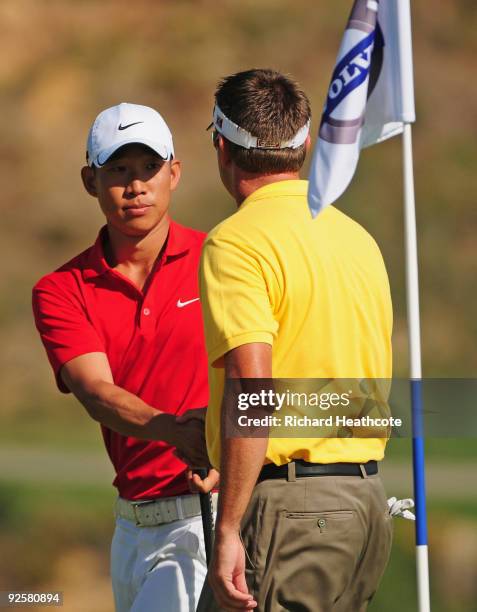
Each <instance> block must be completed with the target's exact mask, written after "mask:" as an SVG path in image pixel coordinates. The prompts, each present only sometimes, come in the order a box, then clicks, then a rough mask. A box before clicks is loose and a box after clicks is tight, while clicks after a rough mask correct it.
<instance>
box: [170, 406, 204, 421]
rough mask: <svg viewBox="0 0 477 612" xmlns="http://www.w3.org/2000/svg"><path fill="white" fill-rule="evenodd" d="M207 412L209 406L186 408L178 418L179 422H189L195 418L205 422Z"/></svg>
mask: <svg viewBox="0 0 477 612" xmlns="http://www.w3.org/2000/svg"><path fill="white" fill-rule="evenodd" d="M206 413H207V408H193V409H192V410H186V411H185V412H184V414H181V415H180V416H178V417H177V418H176V421H177V422H178V423H187V422H188V421H191V420H193V419H198V420H199V421H202V423H205V415H206Z"/></svg>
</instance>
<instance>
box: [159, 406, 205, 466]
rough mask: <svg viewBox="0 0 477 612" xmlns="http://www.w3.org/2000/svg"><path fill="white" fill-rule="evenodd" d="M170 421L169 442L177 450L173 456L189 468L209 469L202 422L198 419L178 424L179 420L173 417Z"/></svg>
mask: <svg viewBox="0 0 477 612" xmlns="http://www.w3.org/2000/svg"><path fill="white" fill-rule="evenodd" d="M188 412H193V411H192V410H190V411H188ZM171 416H172V415H171ZM172 419H173V422H171V423H170V427H171V430H170V437H169V441H170V444H172V445H173V446H175V447H176V449H177V451H176V452H175V454H176V455H177V456H178V457H179V459H181V460H182V461H184V463H187V465H190V466H191V467H194V468H198V467H209V465H210V462H209V457H208V455H207V446H206V443H205V429H204V421H203V420H202V419H200V418H192V419H189V420H186V421H185V422H183V423H180V422H179V419H176V418H175V417H172Z"/></svg>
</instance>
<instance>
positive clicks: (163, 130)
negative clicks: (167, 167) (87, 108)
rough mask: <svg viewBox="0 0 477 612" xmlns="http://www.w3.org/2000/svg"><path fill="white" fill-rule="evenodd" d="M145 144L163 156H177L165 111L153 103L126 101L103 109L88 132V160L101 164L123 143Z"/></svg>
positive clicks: (94, 163) (165, 157)
mask: <svg viewBox="0 0 477 612" xmlns="http://www.w3.org/2000/svg"><path fill="white" fill-rule="evenodd" d="M133 143H137V144H143V145H146V146H147V147H150V148H151V149H152V150H153V151H155V152H156V153H157V154H158V155H160V156H161V157H162V158H163V159H172V158H173V157H174V145H173V143H172V134H171V131H170V130H169V128H168V127H167V124H166V122H165V121H164V119H163V118H162V117H161V115H160V114H159V113H158V112H157V111H156V110H154V109H153V108H150V107H149V106H141V105H140V104H128V103H126V102H122V103H121V104H118V105H117V106H112V107H111V108H107V109H106V110H104V111H102V112H101V113H99V115H98V116H97V117H96V119H95V120H94V123H93V125H92V126H91V129H90V131H89V134H88V143H87V153H86V161H87V163H88V165H89V166H93V165H95V166H97V167H100V166H102V165H103V164H105V163H106V162H107V160H108V159H109V158H110V157H111V155H112V154H113V153H114V152H115V151H117V150H118V149H119V148H120V147H123V146H124V145H127V144H133Z"/></svg>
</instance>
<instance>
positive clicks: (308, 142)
mask: <svg viewBox="0 0 477 612" xmlns="http://www.w3.org/2000/svg"><path fill="white" fill-rule="evenodd" d="M310 148H311V136H310V134H308V136H307V137H306V140H305V151H306V154H307V155H308V153H309V152H310Z"/></svg>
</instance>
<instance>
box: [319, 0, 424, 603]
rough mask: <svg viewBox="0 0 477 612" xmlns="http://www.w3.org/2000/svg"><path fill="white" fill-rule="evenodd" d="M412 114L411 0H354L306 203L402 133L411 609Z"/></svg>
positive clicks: (415, 331)
mask: <svg viewBox="0 0 477 612" xmlns="http://www.w3.org/2000/svg"><path fill="white" fill-rule="evenodd" d="M414 121H415V110H414V84H413V61H412V36H411V10H410V0H354V2H353V4H352V8H351V14H350V17H349V19H348V23H347V26H346V29H345V32H344V35H343V39H342V42H341V46H340V50H339V52H338V58H337V61H336V65H335V68H334V70H333V74H332V77H331V82H330V87H329V90H328V96H327V100H326V103H325V107H324V110H323V115H322V118H321V123H320V128H319V134H318V140H317V144H316V146H315V150H314V154H313V159H312V162H311V166H310V175H309V187H308V204H309V207H310V211H311V214H312V217H316V216H317V215H318V214H319V213H320V212H321V211H322V210H323V209H324V208H326V206H329V205H330V204H332V203H333V202H334V201H336V200H337V199H338V198H339V197H340V196H341V195H342V194H343V192H344V191H345V190H346V188H347V187H348V185H349V183H350V181H351V179H352V178H353V175H354V173H355V170H356V166H357V164H358V159H359V155H360V151H361V149H363V148H365V147H368V146H371V145H373V144H376V143H378V142H382V141H383V140H386V139H387V138H390V137H391V136H395V135H397V134H401V133H402V135H403V166H404V172H403V175H404V220H405V251H406V288H407V313H408V321H409V325H408V329H409V332H408V333H409V353H410V383H411V409H412V425H413V471H414V496H415V502H416V563H417V584H418V610H419V612H429V611H430V595H429V563H428V545H427V519H426V489H425V465H424V430H423V418H422V372H421V340H420V323H419V283H418V266H417V237H416V215H415V203H414V178H413V161H412V142H411V123H413V122H414Z"/></svg>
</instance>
